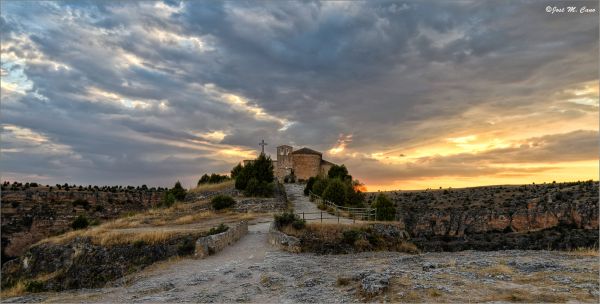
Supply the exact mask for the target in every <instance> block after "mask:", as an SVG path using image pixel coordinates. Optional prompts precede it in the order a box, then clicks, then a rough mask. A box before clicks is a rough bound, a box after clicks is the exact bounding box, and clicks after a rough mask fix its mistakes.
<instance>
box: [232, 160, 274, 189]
mask: <svg viewBox="0 0 600 304" xmlns="http://www.w3.org/2000/svg"><path fill="white" fill-rule="evenodd" d="M252 179H255V180H256V182H252V183H250V182H251V181H252ZM274 180H275V176H274V175H273V162H272V161H271V158H270V157H268V156H266V155H265V154H263V153H261V154H260V156H258V158H257V159H255V160H254V161H252V162H250V163H248V164H246V165H245V166H244V167H242V169H241V171H240V172H239V173H238V174H237V176H236V178H235V188H236V189H238V190H244V191H245V193H246V195H248V196H271V195H272V194H273V187H272V186H271V183H272V182H273V181H274ZM249 187H250V188H251V189H248V188H249Z"/></svg>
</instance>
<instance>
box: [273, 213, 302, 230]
mask: <svg viewBox="0 0 600 304" xmlns="http://www.w3.org/2000/svg"><path fill="white" fill-rule="evenodd" d="M274 218H275V227H277V228H282V227H285V226H288V225H292V227H294V229H302V228H304V226H305V225H306V221H305V220H303V219H301V218H300V217H299V216H298V215H297V214H295V213H292V212H284V213H282V214H275V216H274Z"/></svg>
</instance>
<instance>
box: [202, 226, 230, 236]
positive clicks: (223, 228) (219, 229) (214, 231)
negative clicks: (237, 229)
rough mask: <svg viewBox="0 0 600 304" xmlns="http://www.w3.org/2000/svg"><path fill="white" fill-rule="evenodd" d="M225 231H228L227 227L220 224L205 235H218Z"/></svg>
mask: <svg viewBox="0 0 600 304" xmlns="http://www.w3.org/2000/svg"><path fill="white" fill-rule="evenodd" d="M227 230H229V226H227V225H225V224H223V223H221V224H219V226H217V227H212V228H210V230H209V231H208V234H207V235H213V234H219V233H223V232H225V231H227Z"/></svg>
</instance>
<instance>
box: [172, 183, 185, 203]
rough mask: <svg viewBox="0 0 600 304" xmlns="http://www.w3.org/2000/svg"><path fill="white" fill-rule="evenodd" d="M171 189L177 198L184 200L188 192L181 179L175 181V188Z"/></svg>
mask: <svg viewBox="0 0 600 304" xmlns="http://www.w3.org/2000/svg"><path fill="white" fill-rule="evenodd" d="M169 191H170V192H171V193H172V194H173V196H174V197H175V199H176V200H178V201H182V200H184V199H185V194H186V192H187V191H186V190H185V189H183V187H182V186H181V183H180V182H179V181H177V182H176V183H175V186H173V188H172V189H171V190H169Z"/></svg>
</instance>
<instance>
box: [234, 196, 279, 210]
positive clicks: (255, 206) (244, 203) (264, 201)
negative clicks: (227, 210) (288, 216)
mask: <svg viewBox="0 0 600 304" xmlns="http://www.w3.org/2000/svg"><path fill="white" fill-rule="evenodd" d="M286 209H287V202H286V201H285V200H282V199H281V198H278V197H276V198H263V197H248V198H239V199H237V201H236V202H235V206H233V210H234V211H235V212H279V211H284V210H286Z"/></svg>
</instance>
